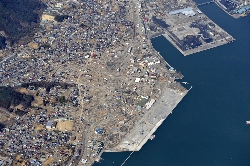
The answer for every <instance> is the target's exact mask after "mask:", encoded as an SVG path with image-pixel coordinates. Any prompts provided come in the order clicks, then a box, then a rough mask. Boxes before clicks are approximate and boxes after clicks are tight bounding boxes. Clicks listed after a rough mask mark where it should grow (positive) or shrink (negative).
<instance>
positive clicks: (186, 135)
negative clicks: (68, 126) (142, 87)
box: [95, 0, 250, 166]
mask: <svg viewBox="0 0 250 166" xmlns="http://www.w3.org/2000/svg"><path fill="white" fill-rule="evenodd" d="M196 2H197V3H201V2H206V0H196ZM200 9H201V11H202V12H204V13H205V14H206V15H207V16H208V17H209V18H210V19H212V20H213V21H214V22H215V23H217V24H218V25H219V26H221V27H222V28H223V29H224V30H226V31H227V32H228V33H230V34H231V35H232V36H233V37H234V38H235V39H236V40H235V41H234V42H233V43H230V44H227V45H223V46H219V47H216V48H213V49H210V50H206V51H203V52H200V53H196V54H193V55H189V56H187V57H184V56H183V55H182V54H181V53H180V52H179V51H178V50H177V49H175V48H174V46H172V45H171V44H170V43H169V42H168V41H167V40H166V39H165V38H164V37H158V38H155V39H153V40H152V42H153V46H154V47H155V49H156V50H157V51H159V52H160V53H161V55H162V56H163V57H164V58H165V60H166V61H167V62H168V63H169V64H170V65H172V66H173V67H174V68H175V69H177V70H178V71H181V72H182V73H183V75H184V76H185V77H184V79H183V80H182V81H187V82H189V83H190V84H189V85H192V86H193V88H192V90H190V92H189V93H188V94H187V95H186V96H185V97H184V99H183V100H182V101H181V102H180V103H179V105H178V106H177V107H176V108H175V109H174V111H173V114H171V115H170V116H169V117H168V118H167V119H166V120H165V121H164V122H163V124H162V125H161V126H160V127H159V128H158V130H157V131H156V132H155V135H156V137H155V139H154V140H153V141H148V142H147V143H146V144H145V145H144V146H143V148H142V149H141V151H140V152H135V153H133V155H132V156H131V157H130V158H129V160H127V162H126V164H124V166H249V165H250V125H246V124H245V121H246V120H250V88H249V87H250V16H248V17H245V18H240V19H234V18H232V17H230V16H228V15H227V14H226V13H225V12H223V11H222V10H221V9H220V8H219V7H217V6H216V5H215V4H209V5H205V6H201V7H200ZM129 154H130V153H129V152H122V153H104V154H103V155H102V158H104V160H102V161H101V163H97V164H95V166H120V165H121V164H122V163H123V161H124V160H125V159H126V158H127V157H128V155H129Z"/></svg>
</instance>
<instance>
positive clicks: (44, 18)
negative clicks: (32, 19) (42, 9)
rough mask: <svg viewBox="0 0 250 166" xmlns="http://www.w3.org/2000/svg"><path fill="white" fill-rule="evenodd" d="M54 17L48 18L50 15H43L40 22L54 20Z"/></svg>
mask: <svg viewBox="0 0 250 166" xmlns="http://www.w3.org/2000/svg"><path fill="white" fill-rule="evenodd" d="M54 18H55V17H54V16H50V15H48V14H43V15H42V20H50V21H51V20H54Z"/></svg>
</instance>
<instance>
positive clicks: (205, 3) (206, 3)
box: [196, 1, 214, 7]
mask: <svg viewBox="0 0 250 166" xmlns="http://www.w3.org/2000/svg"><path fill="white" fill-rule="evenodd" d="M210 3H214V1H209V2H204V3H200V4H197V5H196V6H197V7H198V6H202V5H208V4H210Z"/></svg>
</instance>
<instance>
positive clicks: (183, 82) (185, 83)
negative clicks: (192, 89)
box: [181, 82, 189, 84]
mask: <svg viewBox="0 0 250 166" xmlns="http://www.w3.org/2000/svg"><path fill="white" fill-rule="evenodd" d="M181 83H183V84H189V83H188V82H181Z"/></svg>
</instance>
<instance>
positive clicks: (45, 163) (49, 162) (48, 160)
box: [43, 156, 55, 166]
mask: <svg viewBox="0 0 250 166" xmlns="http://www.w3.org/2000/svg"><path fill="white" fill-rule="evenodd" d="M54 160H55V159H54V158H53V157H52V156H50V157H49V158H48V159H47V160H46V161H45V162H44V163H43V166H48V165H49V164H51V163H52V162H53V161H54Z"/></svg>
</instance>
